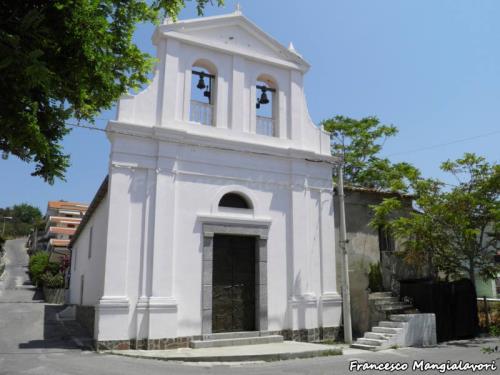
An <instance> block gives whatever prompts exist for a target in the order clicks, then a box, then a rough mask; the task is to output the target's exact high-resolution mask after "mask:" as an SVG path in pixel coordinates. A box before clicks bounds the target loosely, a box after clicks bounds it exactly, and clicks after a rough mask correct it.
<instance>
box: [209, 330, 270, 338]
mask: <svg viewBox="0 0 500 375" xmlns="http://www.w3.org/2000/svg"><path fill="white" fill-rule="evenodd" d="M261 336H269V333H268V332H266V331H239V332H219V333H210V334H206V335H203V338H202V340H224V339H241V338H248V337H261Z"/></svg>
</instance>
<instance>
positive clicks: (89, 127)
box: [66, 123, 338, 165]
mask: <svg viewBox="0 0 500 375" xmlns="http://www.w3.org/2000/svg"><path fill="white" fill-rule="evenodd" d="M66 125H69V126H72V127H75V128H82V129H89V130H94V131H100V132H103V133H108V134H120V135H126V136H129V137H137V138H144V139H149V140H154V141H157V140H158V139H157V138H155V137H153V136H150V135H139V134H133V133H127V132H124V131H118V130H110V129H103V128H98V127H96V126H91V125H81V124H74V123H66ZM168 142H170V143H176V144H185V143H184V142H179V141H175V140H173V139H169V140H168ZM188 145H189V146H199V147H205V148H211V149H214V150H222V151H228V150H230V151H237V150H233V149H230V148H225V147H219V146H211V145H207V144H200V143H190V144H188ZM244 152H246V153H249V154H254V155H259V156H273V157H280V158H284V159H288V157H287V156H280V155H275V154H271V153H268V152H258V151H250V150H244ZM305 160H306V161H308V162H317V163H326V164H332V165H337V164H338V162H335V161H329V160H323V159H309V158H305Z"/></svg>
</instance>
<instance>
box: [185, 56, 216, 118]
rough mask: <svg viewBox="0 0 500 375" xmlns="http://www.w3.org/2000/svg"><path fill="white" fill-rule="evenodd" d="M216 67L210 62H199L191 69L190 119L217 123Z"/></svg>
mask: <svg viewBox="0 0 500 375" xmlns="http://www.w3.org/2000/svg"><path fill="white" fill-rule="evenodd" d="M215 76H216V75H215V69H214V68H213V67H212V66H211V64H210V63H206V62H197V63H195V64H194V65H193V69H192V70H191V107H190V113H189V121H192V122H197V123H200V124H203V125H208V126H213V125H214V124H215V110H214V108H215V105H214V103H215V91H216V90H215Z"/></svg>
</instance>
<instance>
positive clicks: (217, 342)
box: [189, 331, 283, 349]
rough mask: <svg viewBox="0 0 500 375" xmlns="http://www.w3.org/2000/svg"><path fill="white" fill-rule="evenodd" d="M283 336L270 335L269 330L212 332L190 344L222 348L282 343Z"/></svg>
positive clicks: (192, 346)
mask: <svg viewBox="0 0 500 375" xmlns="http://www.w3.org/2000/svg"><path fill="white" fill-rule="evenodd" d="M282 342H283V336H281V335H270V334H268V333H267V332H259V331H249V332H227V333H212V334H209V335H204V336H203V338H202V340H193V341H191V342H190V343H189V346H190V347H191V348H193V349H200V348H220V347H224V346H237V345H257V344H271V343H282Z"/></svg>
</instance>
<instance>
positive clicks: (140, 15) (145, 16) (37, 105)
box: [0, 0, 223, 183]
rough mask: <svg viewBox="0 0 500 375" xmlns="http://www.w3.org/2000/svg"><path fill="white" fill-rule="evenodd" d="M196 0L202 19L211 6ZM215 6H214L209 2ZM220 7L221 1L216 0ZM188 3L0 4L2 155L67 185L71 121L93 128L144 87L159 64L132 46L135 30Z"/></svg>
mask: <svg viewBox="0 0 500 375" xmlns="http://www.w3.org/2000/svg"><path fill="white" fill-rule="evenodd" d="M194 1H196V5H197V10H198V13H199V14H202V12H203V10H204V7H205V5H207V3H209V1H210V0H194ZM210 2H211V1H210ZM216 3H217V4H218V5H222V4H223V0H216ZM184 6H185V1H184V0H155V1H153V2H151V1H149V2H148V1H140V0H78V1H76V0H64V1H63V0H60V1H38V0H32V1H16V2H12V1H0V77H2V79H1V80H0V90H1V92H2V95H0V151H2V152H3V156H4V157H7V156H8V154H12V155H15V156H17V157H19V158H20V159H21V160H23V161H26V162H34V163H35V164H36V167H35V170H34V172H33V173H32V175H34V176H40V177H42V178H43V179H44V180H45V181H47V182H49V183H53V182H54V180H55V179H56V178H60V179H64V174H65V171H66V169H67V167H68V166H69V155H66V154H64V152H63V149H62V146H61V140H62V139H63V137H64V136H65V135H66V134H67V133H68V132H69V129H68V127H67V125H66V121H67V120H68V119H69V118H72V117H73V118H75V119H77V120H86V121H90V122H92V121H93V118H94V117H95V116H96V114H98V113H99V112H101V111H102V110H105V109H109V108H110V107H111V106H112V105H113V103H114V102H115V101H116V100H117V99H118V98H119V97H120V96H121V95H122V94H124V93H126V92H128V91H129V90H130V89H137V88H138V87H140V86H141V85H143V84H144V83H146V82H147V77H148V73H149V72H150V71H151V69H152V67H153V64H154V60H153V58H152V57H151V56H149V55H148V54H146V53H143V52H141V50H140V49H139V47H138V46H137V45H135V44H134V43H133V42H132V36H133V33H134V30H135V28H136V25H137V24H138V23H142V22H153V23H158V22H159V20H160V18H161V16H163V15H164V14H166V15H168V16H170V17H172V18H174V19H175V18H176V17H177V15H178V14H179V12H180V11H181V10H182V8H183V7H184Z"/></svg>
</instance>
